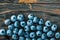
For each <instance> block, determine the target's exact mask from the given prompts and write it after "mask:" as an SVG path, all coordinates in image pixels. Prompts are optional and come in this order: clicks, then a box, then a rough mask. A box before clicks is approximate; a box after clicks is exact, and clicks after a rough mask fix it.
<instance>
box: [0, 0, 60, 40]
mask: <svg viewBox="0 0 60 40" xmlns="http://www.w3.org/2000/svg"><path fill="white" fill-rule="evenodd" d="M0 2H1V0H0ZM3 2H5V3H0V29H1V28H5V29H7V26H6V25H4V20H5V19H7V18H10V16H11V15H18V14H20V13H22V14H24V15H25V16H26V15H28V14H29V13H33V14H34V15H36V16H38V17H40V18H44V20H45V21H46V20H51V21H52V22H53V23H55V24H57V25H58V27H59V29H58V31H60V0H39V1H38V2H37V3H31V4H14V3H13V2H10V3H6V2H8V1H5V0H4V1H3ZM5 39H6V38H5V37H2V36H1V37H0V40H5ZM6 40H8V39H6Z"/></svg>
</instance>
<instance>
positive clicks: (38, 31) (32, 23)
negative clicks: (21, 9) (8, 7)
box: [0, 14, 60, 40]
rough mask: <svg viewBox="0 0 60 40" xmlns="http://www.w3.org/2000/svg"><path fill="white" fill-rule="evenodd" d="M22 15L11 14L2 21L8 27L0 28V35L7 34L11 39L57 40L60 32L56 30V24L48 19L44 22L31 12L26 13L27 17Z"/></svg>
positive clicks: (59, 37)
mask: <svg viewBox="0 0 60 40" xmlns="http://www.w3.org/2000/svg"><path fill="white" fill-rule="evenodd" d="M26 19H27V18H26V17H25V16H24V15H23V14H19V15H18V16H16V15H12V16H11V18H10V19H6V20H5V21H4V23H5V25H7V26H8V29H7V30H5V29H0V35H2V36H6V35H7V36H9V37H11V38H12V40H59V39H60V32H57V29H58V27H57V25H56V24H52V23H51V21H50V20H47V21H46V22H44V19H43V18H38V17H36V16H34V15H33V14H29V15H28V19H27V20H26Z"/></svg>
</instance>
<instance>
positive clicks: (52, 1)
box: [0, 0, 60, 3]
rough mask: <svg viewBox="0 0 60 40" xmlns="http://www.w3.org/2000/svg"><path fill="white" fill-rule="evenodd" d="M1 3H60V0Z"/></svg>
mask: <svg viewBox="0 0 60 40" xmlns="http://www.w3.org/2000/svg"><path fill="white" fill-rule="evenodd" d="M0 3H60V0H35V1H33V0H30V1H28V0H23V2H20V1H19V0H0Z"/></svg>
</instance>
